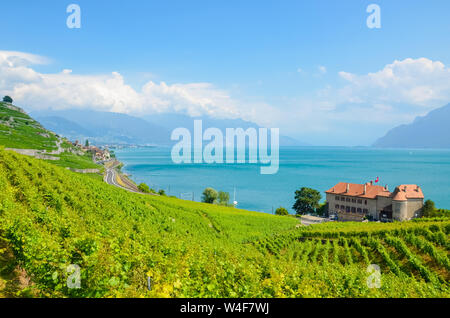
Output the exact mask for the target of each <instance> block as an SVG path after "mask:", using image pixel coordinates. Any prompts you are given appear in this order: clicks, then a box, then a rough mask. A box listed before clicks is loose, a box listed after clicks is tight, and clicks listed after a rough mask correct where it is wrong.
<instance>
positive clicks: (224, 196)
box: [202, 188, 233, 206]
mask: <svg viewBox="0 0 450 318" xmlns="http://www.w3.org/2000/svg"><path fill="white" fill-rule="evenodd" d="M202 202H204V203H209V204H218V205H224V206H233V204H230V194H229V193H228V192H224V191H216V190H215V189H213V188H206V189H205V190H204V191H203V194H202Z"/></svg>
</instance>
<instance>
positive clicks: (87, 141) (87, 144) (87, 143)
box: [84, 139, 89, 147]
mask: <svg viewBox="0 0 450 318" xmlns="http://www.w3.org/2000/svg"><path fill="white" fill-rule="evenodd" d="M84 145H85V146H86V147H89V140H88V139H86V143H85V144H84Z"/></svg>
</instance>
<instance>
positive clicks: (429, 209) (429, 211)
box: [422, 200, 436, 217]
mask: <svg viewBox="0 0 450 318" xmlns="http://www.w3.org/2000/svg"><path fill="white" fill-rule="evenodd" d="M435 214H436V206H435V204H434V202H433V201H431V200H426V201H425V203H424V204H423V209H422V216H424V217H432V216H434V215H435Z"/></svg>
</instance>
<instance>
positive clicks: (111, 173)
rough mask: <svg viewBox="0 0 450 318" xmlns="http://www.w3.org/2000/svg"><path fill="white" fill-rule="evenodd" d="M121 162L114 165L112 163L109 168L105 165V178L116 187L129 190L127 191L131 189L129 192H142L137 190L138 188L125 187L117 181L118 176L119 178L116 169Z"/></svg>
mask: <svg viewBox="0 0 450 318" xmlns="http://www.w3.org/2000/svg"><path fill="white" fill-rule="evenodd" d="M119 164H120V163H119V162H116V163H115V164H113V165H112V166H111V167H109V168H106V165H105V170H106V174H105V178H104V180H105V182H106V183H108V184H110V185H113V186H115V187H118V188H121V189H124V190H127V191H129V192H134V193H141V192H139V191H136V190H134V189H131V188H126V187H123V186H121V185H120V184H118V183H117V181H116V180H117V179H116V178H117V171H116V170H115V168H116V167H117V166H118V165H119Z"/></svg>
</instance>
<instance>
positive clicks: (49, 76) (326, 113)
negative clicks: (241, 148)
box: [0, 51, 450, 144]
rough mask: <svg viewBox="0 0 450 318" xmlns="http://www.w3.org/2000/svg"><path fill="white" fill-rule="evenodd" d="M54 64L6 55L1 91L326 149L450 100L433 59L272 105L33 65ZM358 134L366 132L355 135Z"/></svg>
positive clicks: (27, 100) (365, 140)
mask: <svg viewBox="0 0 450 318" xmlns="http://www.w3.org/2000/svg"><path fill="white" fill-rule="evenodd" d="M50 62H51V61H50V60H49V59H48V58H46V57H41V56H38V55H34V54H29V53H23V52H13V51H0V91H1V92H2V93H3V94H9V95H11V96H13V98H14V99H15V101H16V102H17V103H18V104H20V105H23V106H25V107H26V108H27V109H30V110H41V109H44V108H45V109H47V108H51V109H53V110H63V109H91V110H97V111H110V112H117V113H124V114H130V115H135V116H136V115H138V116H145V115H148V114H158V113H180V114H185V115H189V116H211V117H215V118H223V119H236V118H240V119H244V120H247V121H252V122H255V123H257V124H258V125H260V126H266V127H280V128H283V130H284V131H283V133H284V134H290V135H291V136H293V137H297V138H299V137H300V139H303V140H305V137H306V141H310V142H312V143H316V141H314V140H313V138H315V137H316V136H319V135H320V134H321V135H320V136H319V137H318V139H317V140H319V143H321V144H326V143H327V142H328V141H330V142H329V143H328V144H333V143H334V142H339V143H340V142H341V141H342V140H347V141H348V142H346V144H354V143H356V144H370V143H372V142H373V141H374V140H375V139H376V138H377V137H379V136H380V135H382V134H383V133H384V132H385V131H387V130H388V129H390V128H392V127H393V126H396V125H398V124H400V123H407V122H409V121H411V120H412V119H413V118H414V117H416V116H418V115H423V114H425V113H426V112H428V111H429V110H431V109H433V108H436V107H439V106H442V105H445V104H447V103H448V102H449V101H450V68H449V67H447V66H446V65H444V63H442V62H440V61H432V60H430V59H427V58H417V59H412V58H407V59H404V60H395V61H394V62H392V63H391V64H388V65H385V66H383V67H382V68H381V69H380V70H378V71H375V72H371V73H368V74H361V75H360V74H354V73H351V72H346V71H342V72H339V73H338V74H334V75H335V77H336V79H338V81H337V82H336V83H334V84H333V85H331V84H328V83H326V82H325V81H328V80H329V78H328V79H324V83H323V88H322V89H321V90H317V91H312V92H311V94H310V95H309V96H298V97H293V98H292V97H291V98H284V97H283V96H280V97H279V99H278V100H279V102H276V100H277V99H276V98H275V99H272V102H271V103H272V104H268V103H266V102H255V101H253V100H245V98H244V97H240V98H236V97H234V96H232V94H231V93H230V92H228V91H226V90H224V89H221V88H218V87H216V86H215V85H213V84H212V83H206V82H203V83H175V84H167V83H166V82H159V83H158V82H154V81H149V82H147V83H145V84H144V85H143V86H142V87H141V88H140V89H136V88H134V87H132V86H130V85H128V84H127V83H126V81H125V79H124V77H123V76H122V75H121V74H119V73H117V72H111V73H109V74H99V75H98V74H92V75H89V74H87V75H79V74H75V73H74V72H72V71H71V70H70V69H65V70H62V71H61V72H59V73H41V72H38V71H36V70H35V67H34V65H39V64H48V63H50ZM325 70H326V69H325V68H323V71H325ZM327 73H328V75H327V76H332V75H331V73H330V72H329V71H328V72H327ZM339 79H340V80H339ZM274 100H275V101H274ZM355 130H356V131H360V132H361V131H366V132H367V133H365V134H364V133H362V134H360V133H358V134H357V135H355ZM379 130H382V131H379ZM374 134H376V135H374ZM309 136H311V139H309ZM333 138H335V140H334V139H333ZM349 138H352V140H351V142H350V141H349V140H350V139H349ZM358 138H359V139H358ZM320 140H322V141H323V142H321V141H320Z"/></svg>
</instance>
